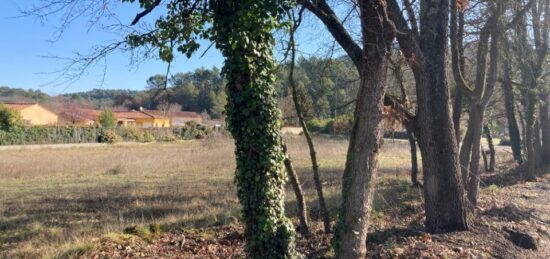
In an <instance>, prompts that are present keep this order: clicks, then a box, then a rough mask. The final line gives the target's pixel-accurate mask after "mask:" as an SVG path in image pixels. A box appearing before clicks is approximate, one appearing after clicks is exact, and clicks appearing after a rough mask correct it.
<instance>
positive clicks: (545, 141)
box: [540, 96, 550, 165]
mask: <svg viewBox="0 0 550 259" xmlns="http://www.w3.org/2000/svg"><path fill="white" fill-rule="evenodd" d="M542 101H543V103H542V105H541V108H540V128H541V135H542V136H541V137H542V162H544V164H546V165H548V164H550V118H549V116H548V112H549V108H548V102H549V101H550V100H549V99H548V96H545V97H543V100H542Z"/></svg>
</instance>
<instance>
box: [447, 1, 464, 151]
mask: <svg viewBox="0 0 550 259" xmlns="http://www.w3.org/2000/svg"><path fill="white" fill-rule="evenodd" d="M450 29H451V34H450V38H451V39H450V40H451V54H452V59H451V62H452V68H453V69H452V71H453V76H454V79H455V83H456V95H455V100H454V104H453V124H454V127H455V135H456V143H457V144H460V140H461V138H460V137H461V136H460V118H461V117H462V103H463V95H464V88H465V87H466V86H465V79H464V76H463V74H462V72H463V71H464V64H465V63H464V10H461V11H459V10H458V8H456V6H454V7H452V6H451V27H450Z"/></svg>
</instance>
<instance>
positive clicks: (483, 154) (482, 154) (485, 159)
mask: <svg viewBox="0 0 550 259" xmlns="http://www.w3.org/2000/svg"><path fill="white" fill-rule="evenodd" d="M480 152H481V157H482V158H483V165H484V166H485V171H489V161H487V154H486V153H485V150H484V149H483V145H482V146H481V149H480Z"/></svg>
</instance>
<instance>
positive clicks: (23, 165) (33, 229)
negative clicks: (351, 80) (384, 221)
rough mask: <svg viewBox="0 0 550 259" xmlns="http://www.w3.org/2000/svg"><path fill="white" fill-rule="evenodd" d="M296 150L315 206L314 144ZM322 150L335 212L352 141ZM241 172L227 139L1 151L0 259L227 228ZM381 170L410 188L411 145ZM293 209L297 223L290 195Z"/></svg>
mask: <svg viewBox="0 0 550 259" xmlns="http://www.w3.org/2000/svg"><path fill="white" fill-rule="evenodd" d="M287 142H288V144H289V150H290V154H291V156H292V159H293V163H294V165H295V167H296V168H297V169H298V171H299V173H300V177H301V179H302V183H303V185H304V188H305V191H306V195H307V197H308V199H309V200H314V199H315V192H314V190H313V182H312V177H311V174H310V171H309V166H310V164H309V153H308V150H307V145H306V144H305V142H304V141H303V139H302V138H301V137H299V136H292V137H288V139H287ZM316 144H317V147H318V154H319V160H320V165H321V168H322V177H323V180H324V182H325V190H326V192H327V197H328V201H329V203H330V205H331V208H332V210H333V211H332V212H333V213H335V211H334V210H335V207H336V204H337V193H338V192H339V191H340V184H339V182H340V177H341V172H342V170H343V165H344V160H345V153H346V150H347V141H346V140H343V139H329V138H322V137H319V138H317V139H316ZM234 166H235V165H234V155H233V144H232V140H231V139H228V138H210V139H207V140H204V141H189V142H183V143H171V144H160V143H159V144H147V145H120V146H119V145H114V146H100V147H74V148H65V149H48V148H47V149H36V150H4V151H0V168H2V170H1V171H0V193H1V195H0V257H5V258H13V257H31V258H32V257H38V255H41V256H43V255H46V256H48V257H55V256H56V255H59V253H61V252H62V251H64V250H67V249H72V248H74V247H81V246H86V245H87V244H89V242H90V240H92V239H94V238H99V237H102V236H105V235H107V236H108V235H109V233H120V232H121V231H122V230H123V229H124V228H126V227H128V226H132V225H138V224H150V223H158V224H166V225H172V226H178V227H180V226H187V227H193V226H210V225H215V224H219V223H224V222H225V221H227V220H228V219H229V218H230V217H231V216H238V214H239V208H240V207H239V204H238V201H237V198H236V195H235V188H234V185H233V174H234ZM381 167H382V171H383V172H384V173H385V174H386V175H389V176H391V177H395V175H398V176H399V177H401V179H405V180H403V181H404V182H405V183H404V184H405V185H406V177H407V176H406V174H407V170H408V168H409V154H408V146H407V145H406V142H396V143H393V144H392V143H386V144H385V145H384V149H383V152H382V158H381ZM287 200H288V206H287V207H288V212H289V214H293V213H294V211H295V209H294V205H293V204H294V203H293V201H294V195H293V193H292V190H290V189H288V195H287ZM315 206H316V205H315V202H311V204H310V207H312V208H313V209H314V210H315ZM312 214H313V215H312V217H315V216H316V215H315V213H312Z"/></svg>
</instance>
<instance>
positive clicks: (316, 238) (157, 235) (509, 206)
mask: <svg viewBox="0 0 550 259" xmlns="http://www.w3.org/2000/svg"><path fill="white" fill-rule="evenodd" d="M549 173H550V170H546V171H545V172H541V175H540V176H539V177H538V178H537V179H536V180H534V181H529V182H524V181H521V180H518V177H517V176H518V175H519V172H518V171H517V170H516V171H511V172H497V173H492V174H485V175H484V176H483V179H482V182H483V189H482V191H481V194H480V202H479V205H478V207H477V208H476V209H475V215H473V218H472V220H473V223H472V224H471V230H470V231H465V232H455V233H446V234H428V233H426V232H424V229H423V226H422V221H423V220H424V215H423V210H422V208H421V195H420V194H421V191H420V190H418V189H416V188H407V187H406V186H403V185H402V184H400V183H398V182H392V181H387V182H382V183H381V184H380V186H379V187H378V188H379V191H377V193H378V194H377V195H383V196H384V197H383V200H384V201H385V202H387V204H386V205H391V206H385V207H384V208H385V209H383V210H377V211H376V212H375V213H373V215H372V216H371V222H372V223H371V229H370V231H369V232H370V233H369V239H368V247H369V258H550V232H549V231H550V229H549V227H550V226H549V224H550V202H549V199H548V197H550V174H549ZM380 190H381V191H380ZM383 190H387V192H384V191H383ZM419 199H420V201H419ZM374 206H375V207H376V206H377V205H376V204H375V205H374ZM375 210H376V208H375ZM150 229H151V230H148V229H142V230H141V231H139V230H138V231H136V230H135V229H134V230H129V231H127V232H126V234H122V235H120V236H118V237H109V238H103V239H101V240H99V241H98V242H97V244H96V245H95V246H94V247H93V248H92V249H91V250H88V251H87V252H86V253H85V254H84V255H82V256H81V258H243V257H245V253H244V250H243V249H244V247H243V246H244V240H243V236H242V232H243V229H242V226H241V225H240V224H239V222H238V220H237V219H234V218H233V219H230V220H229V222H228V224H225V225H221V226H213V227H209V228H204V229H168V230H167V231H166V232H162V231H157V232H156V231H155V230H154V229H155V228H154V227H151V228H150ZM312 229H313V231H312V232H313V234H312V235H310V236H308V237H302V236H299V237H298V250H299V251H300V252H301V253H302V254H304V255H305V256H306V257H307V258H327V257H330V256H331V252H330V249H329V247H330V240H331V238H332V237H331V235H330V234H328V235H327V234H324V233H323V232H322V225H321V224H320V222H318V221H316V222H314V223H313V227H312ZM530 239H533V240H534V241H533V242H534V243H535V244H536V248H532V247H531V248H530V247H529V245H530V243H529V242H528V241H530ZM74 252H75V253H77V252H78V251H74ZM69 253H70V251H69Z"/></svg>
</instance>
